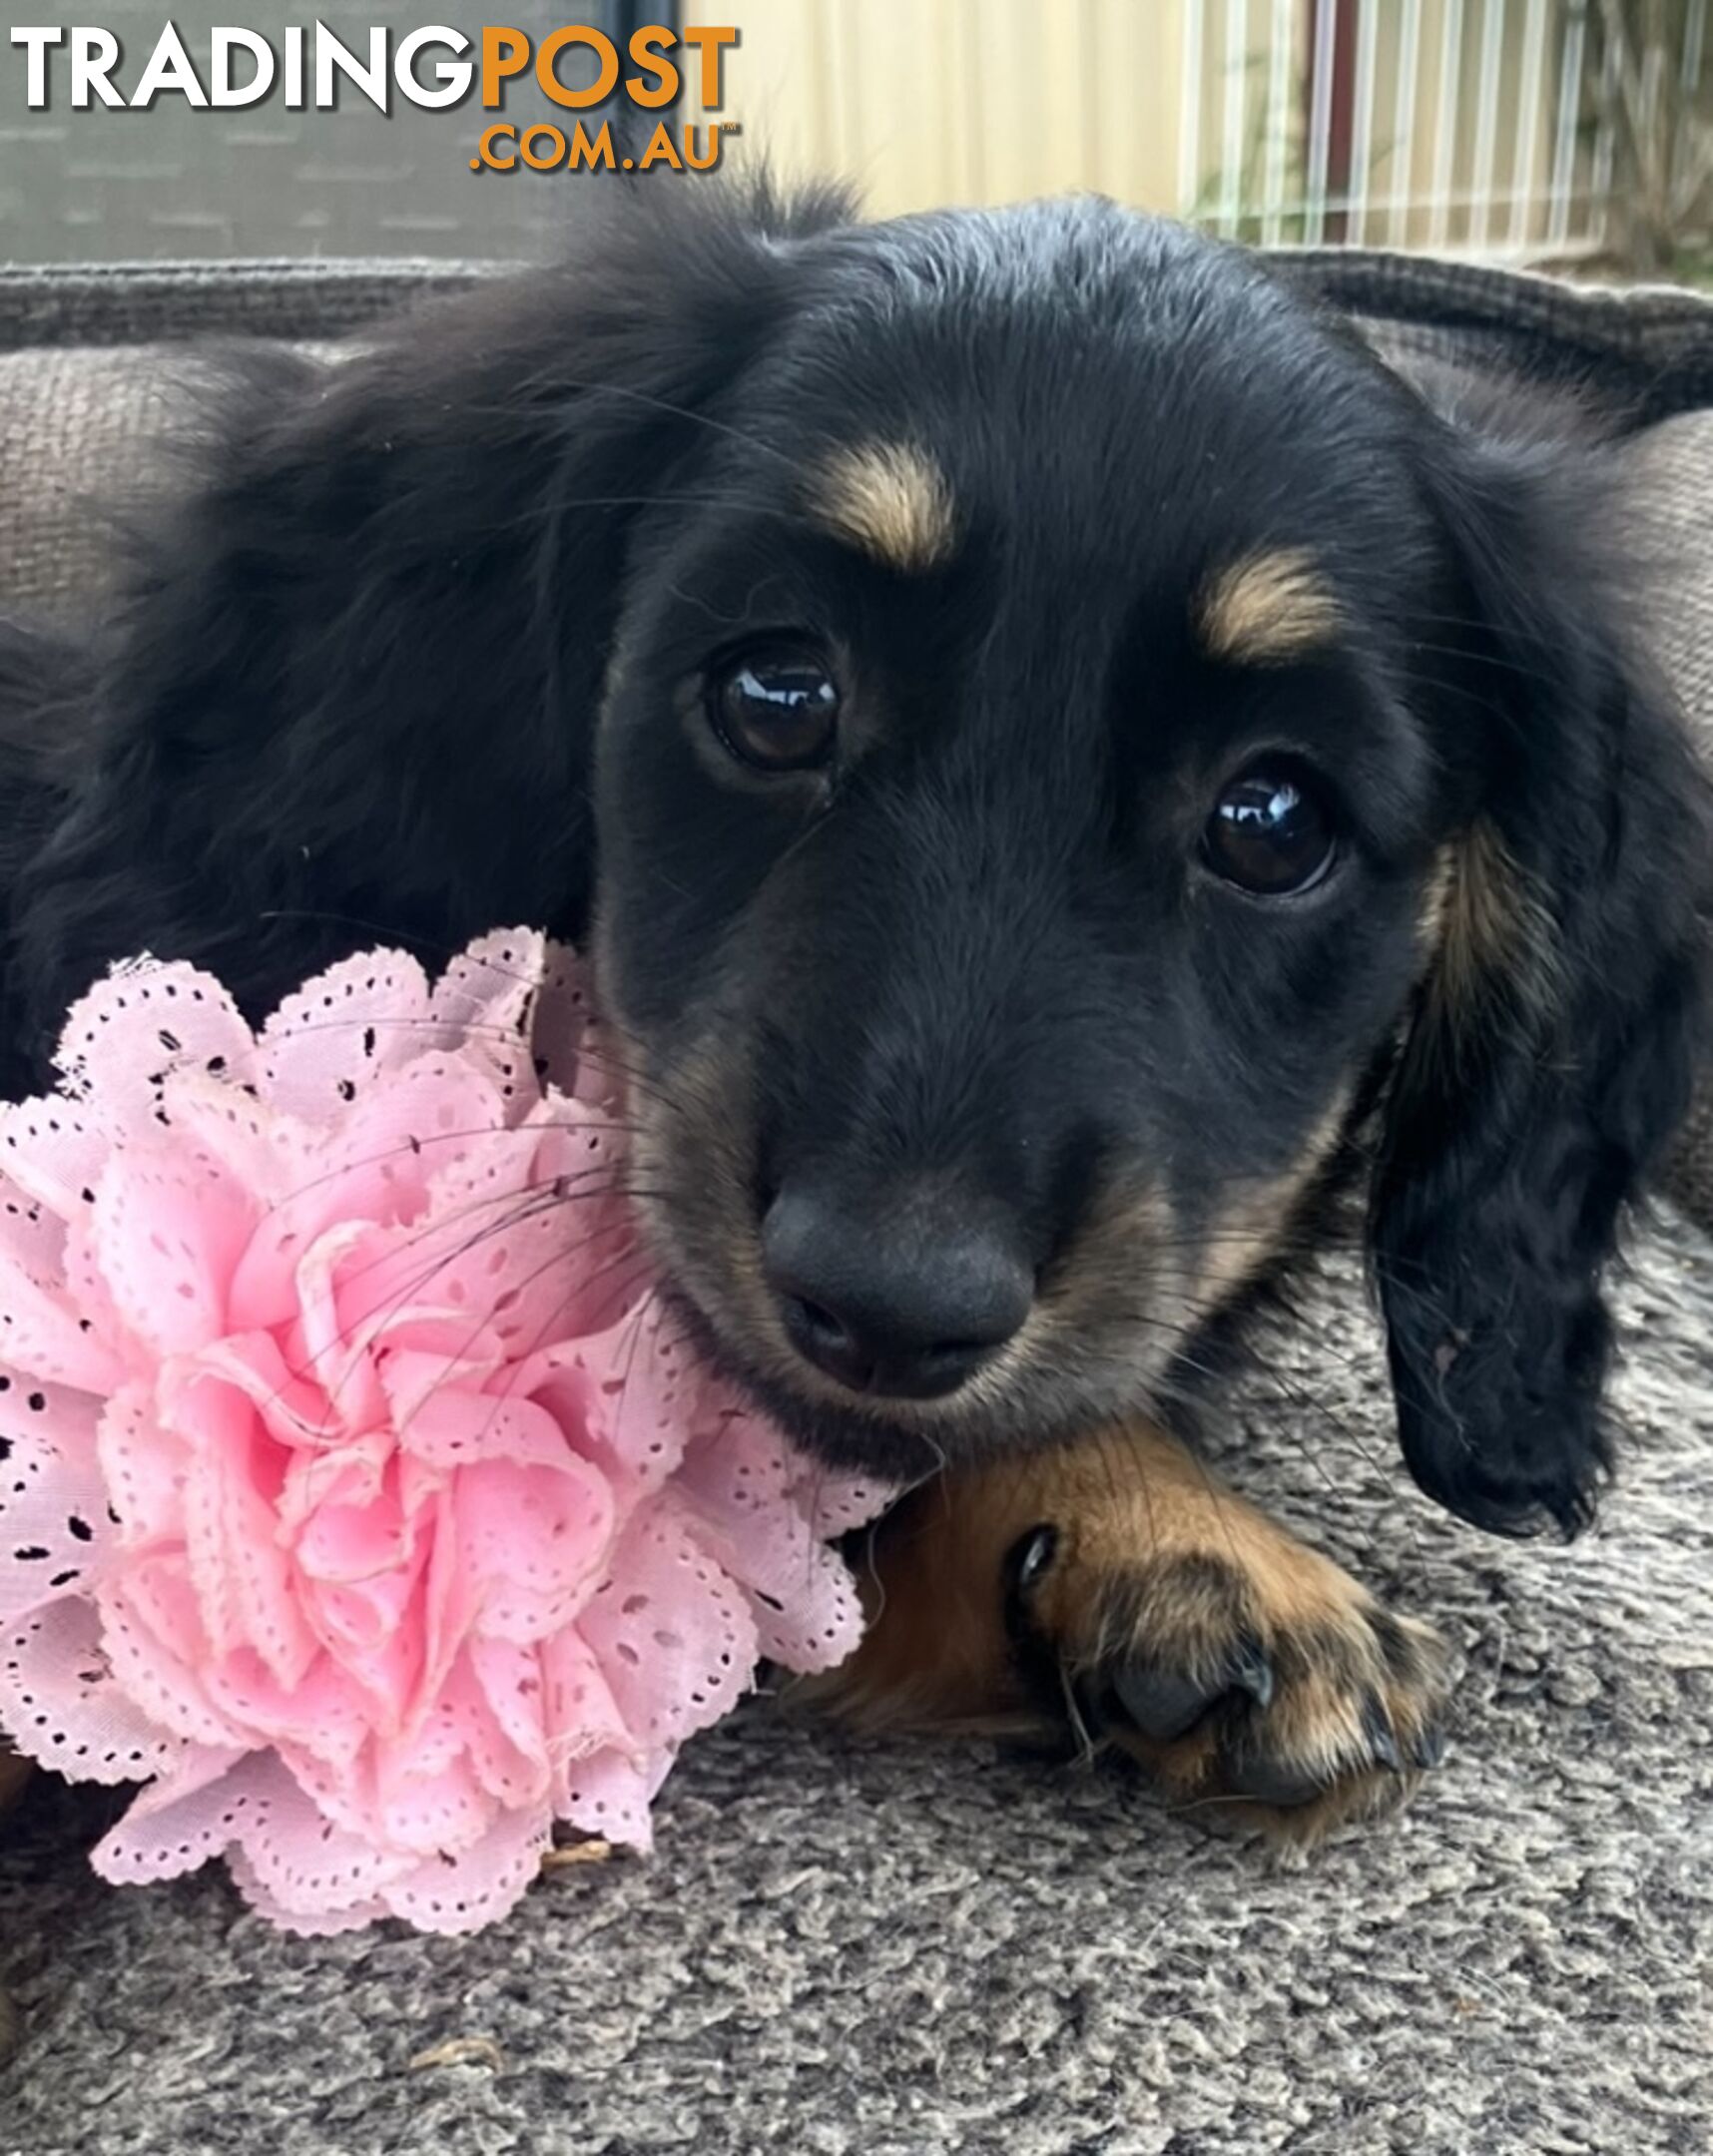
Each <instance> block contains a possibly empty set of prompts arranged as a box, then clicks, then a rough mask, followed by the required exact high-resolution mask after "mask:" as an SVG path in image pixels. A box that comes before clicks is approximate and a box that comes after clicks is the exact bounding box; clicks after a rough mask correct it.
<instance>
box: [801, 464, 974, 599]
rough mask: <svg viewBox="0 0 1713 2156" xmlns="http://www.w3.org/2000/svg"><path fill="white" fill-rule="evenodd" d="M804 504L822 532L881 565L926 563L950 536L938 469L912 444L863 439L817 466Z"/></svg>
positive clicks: (946, 549) (952, 529)
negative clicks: (825, 529) (832, 534)
mask: <svg viewBox="0 0 1713 2156" xmlns="http://www.w3.org/2000/svg"><path fill="white" fill-rule="evenodd" d="M811 500H812V507H813V508H814V510H815V513H816V514H817V516H818V517H819V518H820V520H821V521H822V523H824V524H825V525H826V526H827V527H828V529H829V530H830V531H834V532H837V533H838V534H839V536H840V537H841V538H842V539H849V540H850V541H851V542H852V543H853V544H854V545H856V546H858V547H860V548H861V549H862V551H863V552H864V553H865V554H871V555H872V556H873V557H874V559H875V560H876V561H880V562H883V563H884V564H885V565H886V567H887V568H888V569H903V570H922V569H932V568H935V567H937V566H938V564H939V563H941V562H943V561H945V560H946V559H947V557H948V556H949V555H950V553H951V549H952V544H953V541H954V540H955V538H956V536H957V525H956V518H955V515H954V513H953V509H952V501H951V489H950V488H949V487H948V486H947V485H946V482H945V474H944V473H943V472H942V471H941V470H940V469H939V467H938V465H937V464H935V463H934V461H933V459H932V458H931V457H929V456H927V455H926V454H924V452H923V451H921V450H920V449H913V448H910V447H908V446H907V445H906V444H904V443H902V442H869V443H866V444H864V445H863V446H862V447H861V448H859V449H840V450H837V451H836V452H835V453H834V454H833V456H831V457H830V458H829V459H828V460H827V462H826V463H825V464H824V465H823V466H822V467H821V470H820V472H819V473H818V475H817V478H816V483H815V487H814V491H813V494H812V497H811Z"/></svg>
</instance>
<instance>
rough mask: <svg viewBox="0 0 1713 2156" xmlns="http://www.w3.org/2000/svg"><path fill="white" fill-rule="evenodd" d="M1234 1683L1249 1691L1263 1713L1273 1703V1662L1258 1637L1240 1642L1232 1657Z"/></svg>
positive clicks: (1242, 1690) (1240, 1688) (1241, 1690)
mask: <svg viewBox="0 0 1713 2156" xmlns="http://www.w3.org/2000/svg"><path fill="white" fill-rule="evenodd" d="M1231 1678H1232V1683H1233V1684H1235V1685H1236V1686H1237V1688H1238V1690H1239V1691H1240V1692H1247V1693H1248V1694H1249V1696H1250V1698H1251V1699H1252V1700H1253V1701H1254V1702H1255V1704H1256V1706H1257V1707H1259V1708H1260V1709H1261V1710H1262V1711H1263V1713H1265V1712H1266V1710H1267V1709H1268V1708H1269V1707H1271V1706H1272V1704H1273V1664H1272V1662H1271V1661H1270V1660H1269V1659H1268V1655H1267V1650H1266V1649H1265V1648H1264V1647H1263V1646H1262V1644H1261V1642H1260V1641H1259V1640H1258V1639H1245V1640H1240V1641H1239V1642H1238V1648H1237V1652H1236V1654H1235V1655H1234V1656H1233V1658H1232V1670H1231Z"/></svg>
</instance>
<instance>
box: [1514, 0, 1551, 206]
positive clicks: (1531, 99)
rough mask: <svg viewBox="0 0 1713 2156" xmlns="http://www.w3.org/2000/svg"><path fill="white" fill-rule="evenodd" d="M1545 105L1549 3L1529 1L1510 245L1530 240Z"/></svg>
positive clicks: (1518, 99)
mask: <svg viewBox="0 0 1713 2156" xmlns="http://www.w3.org/2000/svg"><path fill="white" fill-rule="evenodd" d="M1545 103H1546V0H1528V16H1527V19H1526V21H1525V22H1524V24H1523V32H1522V64H1521V66H1520V67H1519V68H1518V69H1517V74H1516V154H1515V157H1514V159H1513V161H1512V164H1511V170H1510V244H1511V246H1512V247H1513V248H1520V247H1522V246H1523V245H1524V243H1525V242H1526V241H1527V239H1528V220H1529V213H1530V211H1531V210H1533V209H1534V208H1535V205H1536V202H1537V199H1538V198H1537V197H1536V195H1535V192H1534V155H1535V152H1536V150H1537V149H1538V148H1539V147H1540V109H1541V107H1542V106H1543V105H1544V104H1545Z"/></svg>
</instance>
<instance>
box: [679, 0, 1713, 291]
mask: <svg viewBox="0 0 1713 2156" xmlns="http://www.w3.org/2000/svg"><path fill="white" fill-rule="evenodd" d="M688 13H689V14H690V15H691V16H692V17H693V18H695V19H698V20H702V21H714V20H737V21H739V22H741V23H742V24H743V26H744V50H743V57H742V60H741V62H740V63H738V64H737V65H736V66H735V68H734V75H733V80H734V83H735V84H739V83H741V84H742V85H743V95H742V97H741V99H740V100H739V103H740V104H741V106H742V108H743V114H742V116H743V117H744V119H745V121H746V126H747V128H749V126H750V124H751V122H752V120H759V122H760V127H761V133H762V135H763V137H764V138H765V139H766V141H767V142H768V143H769V144H770V145H771V146H772V148H773V150H774V152H775V154H776V155H779V156H780V157H782V158H784V159H785V161H786V162H787V163H788V164H791V165H794V166H803V167H805V168H808V169H812V170H832V171H838V172H847V173H851V174H853V175H855V176H856V177H857V179H858V180H859V181H861V182H863V183H864V184H865V185H866V187H867V191H868V194H869V198H870V200H871V201H872V202H874V203H875V204H876V205H877V206H878V207H881V208H886V209H904V208H914V207H917V206H920V205H923V204H927V203H931V202H945V201H964V202H968V201H975V202H996V201H1005V200H1009V199H1013V198H1015V197H1017V196H1023V195H1030V194H1035V193H1039V192H1043V191H1048V190H1051V189H1054V188H1062V187H1065V186H1068V185H1074V186H1082V187H1092V188H1098V189H1100V190H1102V191H1103V192H1106V193H1109V194H1112V195H1116V196H1119V197H1121V198H1123V199H1125V200H1127V201H1131V202H1136V203H1140V204H1143V205H1145V206H1147V207H1149V208H1153V209H1162V210H1173V211H1176V212H1177V213H1179V214H1180V215H1182V216H1185V217H1190V218H1193V219H1195V220H1196V221H1197V222H1199V223H1202V224H1205V225H1207V226H1209V227H1211V228H1212V229H1214V230H1216V231H1218V232H1221V233H1225V234H1227V235H1229V236H1230V237H1232V238H1235V239H1242V240H1252V241H1261V242H1264V243H1266V244H1267V245H1269V246H1282V245H1283V246H1289V245H1293V244H1305V245H1310V246H1322V245H1336V244H1338V243H1341V242H1349V243H1352V244H1362V245H1368V246H1382V247H1395V248H1426V249H1431V250H1433V251H1435V252H1438V253H1451V254H1459V255H1471V256H1478V257H1482V258H1485V259H1489V260H1511V261H1525V262H1548V261H1565V260H1575V259H1577V258H1582V259H1590V260H1592V259H1598V260H1601V261H1604V262H1607V263H1609V264H1610V265H1611V266H1612V267H1614V268H1618V269H1632V270H1634V271H1637V272H1659V271H1669V270H1672V269H1676V268H1678V267H1688V268H1694V267H1696V265H1697V263H1698V261H1699V259H1700V257H1701V255H1702V253H1703V244H1704V241H1705V238H1706V233H1707V227H1708V224H1709V218H1710V212H1713V204H1710V201H1709V196H1710V191H1713V62H1710V56H1709V53H1708V46H1709V42H1710V40H1709V27H1708V14H1709V5H1708V0H1059V4H1057V5H1051V6H1046V7H1043V6H1042V5H1041V4H1040V0H938V4H930V5H923V4H921V0H747V4H742V0H740V4H737V5H735V6H734V5H733V4H732V0H690V5H689V8H688ZM1680 258H1683V261H1682V263H1681V264H1680Z"/></svg>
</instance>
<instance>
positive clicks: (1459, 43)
mask: <svg viewBox="0 0 1713 2156" xmlns="http://www.w3.org/2000/svg"><path fill="white" fill-rule="evenodd" d="M1462 73H1463V0H1445V21H1444V26H1443V30H1442V34H1441V36H1440V39H1439V124H1438V126H1437V128H1436V129H1435V130H1434V136H1433V215H1432V218H1431V219H1430V221H1429V224H1428V245H1429V246H1431V247H1443V246H1444V245H1445V242H1446V239H1447V238H1448V237H1449V234H1450V229H1451V174H1452V170H1453V166H1454V164H1455V160H1456V155H1457V103H1458V92H1459V90H1460V89H1461V86H1462Z"/></svg>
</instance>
